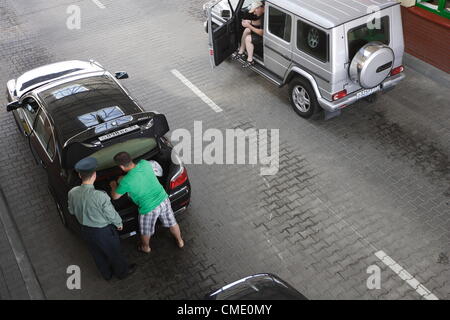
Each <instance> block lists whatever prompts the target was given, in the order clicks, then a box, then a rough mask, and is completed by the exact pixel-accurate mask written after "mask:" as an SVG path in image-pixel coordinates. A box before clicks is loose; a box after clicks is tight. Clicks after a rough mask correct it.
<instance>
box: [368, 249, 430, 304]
mask: <svg viewBox="0 0 450 320" xmlns="http://www.w3.org/2000/svg"><path fill="white" fill-rule="evenodd" d="M375 255H376V256H377V258H378V259H380V260H381V261H382V262H383V263H384V264H385V265H387V266H388V267H389V268H390V269H391V270H392V271H394V272H395V273H396V274H397V275H398V276H399V277H400V278H401V279H402V280H404V281H406V283H407V284H409V285H410V286H411V287H412V288H413V289H414V290H416V292H417V293H418V294H420V295H421V296H422V297H423V298H424V299H426V300H439V298H438V297H436V296H435V295H434V294H432V293H431V291H430V290H428V289H427V288H425V287H424V286H423V285H422V284H421V283H420V282H419V281H418V280H417V279H416V278H414V277H413V276H412V275H411V274H410V273H409V272H408V271H406V270H405V269H404V268H403V267H402V266H401V265H399V264H398V263H397V262H395V261H394V259H392V258H391V257H389V256H388V255H387V254H386V253H385V252H384V251H382V250H380V251H378V252H377V253H375Z"/></svg>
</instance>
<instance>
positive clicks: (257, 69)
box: [237, 58, 283, 87]
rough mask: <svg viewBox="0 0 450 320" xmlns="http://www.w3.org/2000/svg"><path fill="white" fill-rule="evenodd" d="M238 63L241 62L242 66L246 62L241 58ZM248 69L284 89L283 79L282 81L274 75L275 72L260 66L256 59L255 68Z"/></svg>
mask: <svg viewBox="0 0 450 320" xmlns="http://www.w3.org/2000/svg"><path fill="white" fill-rule="evenodd" d="M237 61H238V62H240V63H241V64H244V63H245V62H246V61H245V60H244V59H241V58H239V59H237ZM248 69H250V70H252V71H254V72H256V73H257V74H259V75H261V76H263V77H264V78H266V79H267V80H269V81H270V82H272V83H273V84H275V85H277V86H278V87H282V86H283V79H281V78H280V77H279V76H277V75H276V74H275V73H273V72H271V71H269V70H267V69H266V68H264V66H262V65H261V64H259V63H258V61H257V60H256V59H255V64H254V65H253V66H251V67H249V68H248Z"/></svg>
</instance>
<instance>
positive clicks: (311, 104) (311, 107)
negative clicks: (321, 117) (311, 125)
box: [289, 77, 320, 119]
mask: <svg viewBox="0 0 450 320" xmlns="http://www.w3.org/2000/svg"><path fill="white" fill-rule="evenodd" d="M289 101H290V102H291V105H292V108H293V109H294V111H295V112H296V113H297V114H298V115H299V116H300V117H302V118H305V119H309V118H311V117H312V116H313V115H314V114H315V113H317V112H318V111H319V110H320V106H319V103H318V102H317V97H316V93H315V92H314V90H313V88H312V87H311V84H310V83H309V81H307V80H306V79H303V78H298V77H297V78H294V79H293V80H292V81H291V83H290V84H289Z"/></svg>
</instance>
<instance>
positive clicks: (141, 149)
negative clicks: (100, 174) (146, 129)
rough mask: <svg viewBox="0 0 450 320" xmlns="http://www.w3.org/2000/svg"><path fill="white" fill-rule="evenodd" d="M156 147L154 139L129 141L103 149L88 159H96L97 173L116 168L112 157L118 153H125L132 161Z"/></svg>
mask: <svg viewBox="0 0 450 320" xmlns="http://www.w3.org/2000/svg"><path fill="white" fill-rule="evenodd" d="M157 147H158V143H157V142H156V140H155V139H154V138H137V139H130V140H127V141H125V142H120V143H116V144H113V145H112V146H109V147H106V148H103V149H101V150H100V151H97V152H95V153H93V154H91V155H90V157H93V158H95V159H97V162H98V165H97V171H101V170H106V169H109V168H112V167H115V166H117V164H116V163H115V162H114V156H115V155H116V154H118V153H119V152H122V151H126V152H128V153H129V154H130V156H131V157H132V158H133V159H136V158H139V157H141V156H143V155H144V154H146V153H148V152H150V151H152V150H153V149H155V148H157Z"/></svg>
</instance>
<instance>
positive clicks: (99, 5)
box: [92, 0, 106, 9]
mask: <svg viewBox="0 0 450 320" xmlns="http://www.w3.org/2000/svg"><path fill="white" fill-rule="evenodd" d="M92 2H93V3H95V4H96V5H97V7H99V8H100V9H105V8H106V6H105V5H104V4H103V3H101V2H100V0H92Z"/></svg>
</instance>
